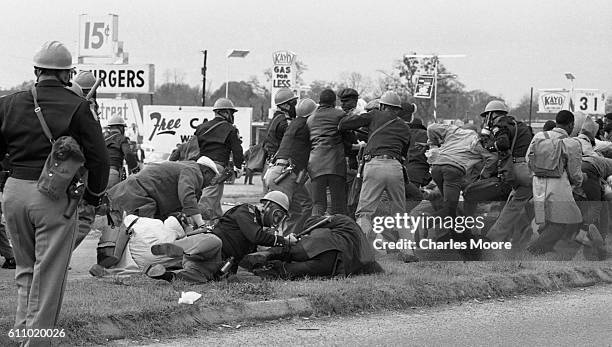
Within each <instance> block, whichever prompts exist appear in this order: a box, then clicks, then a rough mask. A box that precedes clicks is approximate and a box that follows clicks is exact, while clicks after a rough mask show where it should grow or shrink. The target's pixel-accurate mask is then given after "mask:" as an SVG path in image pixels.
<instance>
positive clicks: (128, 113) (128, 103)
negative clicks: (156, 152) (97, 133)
mask: <svg viewBox="0 0 612 347" xmlns="http://www.w3.org/2000/svg"><path fill="white" fill-rule="evenodd" d="M96 101H97V102H98V106H99V111H100V114H99V118H100V125H101V126H102V127H105V126H106V125H107V124H108V120H109V119H111V118H112V117H113V116H121V117H122V118H123V120H124V121H125V124H126V125H127V128H126V129H125V135H126V136H127V137H129V138H130V139H131V140H137V138H138V137H137V135H138V134H139V129H141V128H142V115H141V114H140V109H139V108H138V101H137V100H136V99H106V98H98V99H96Z"/></svg>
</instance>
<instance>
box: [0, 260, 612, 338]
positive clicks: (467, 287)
mask: <svg viewBox="0 0 612 347" xmlns="http://www.w3.org/2000/svg"><path fill="white" fill-rule="evenodd" d="M380 262H381V264H382V266H383V267H384V268H385V269H386V273H384V274H378V275H368V276H354V277H347V278H334V279H304V280H299V281H282V280H277V281H260V280H259V279H258V278H256V277H252V276H246V275H245V276H239V277H241V278H242V280H241V281H240V282H232V283H229V282H227V281H224V282H216V283H208V284H202V285H192V284H188V283H185V282H175V283H173V284H169V283H167V282H165V281H156V280H151V279H149V278H147V277H145V276H142V275H138V276H132V277H129V278H114V279H111V278H107V279H93V278H92V279H88V280H82V281H72V282H69V283H68V286H67V290H66V294H65V297H64V305H63V308H62V314H61V318H60V323H59V326H60V327H61V328H64V329H65V330H66V332H67V338H66V339H65V341H64V342H63V343H67V341H70V344H96V343H98V344H99V343H106V342H107V340H106V337H105V336H106V333H107V332H106V331H104V330H105V329H102V330H100V322H112V323H114V324H116V325H119V326H122V327H123V328H122V330H123V333H124V334H125V335H126V338H129V339H135V340H138V339H148V338H171V337H176V336H185V335H189V334H193V333H194V332H195V331H196V330H197V329H202V328H209V327H208V325H207V324H206V323H205V322H201V321H198V320H197V319H195V318H194V317H195V316H196V315H195V314H191V313H197V312H198V310H200V309H202V308H204V307H213V308H221V309H222V308H227V307H232V308H237V309H239V308H240V307H241V306H242V305H244V304H245V303H246V302H250V301H261V300H270V299H287V298H295V297H302V298H306V299H307V300H309V301H310V302H311V304H312V306H313V309H314V312H315V314H317V315H329V314H348V313H355V312H374V311H378V310H393V309H396V310H397V309H406V308H410V307H419V306H433V305H436V304H443V303H449V302H456V301H462V300H471V299H487V298H500V297H505V296H513V295H518V294H531V293H538V292H542V291H550V290H555V289H563V288H567V287H571V286H576V285H577V284H576V283H578V285H591V284H593V283H595V282H601V280H600V278H601V276H600V275H601V274H602V273H603V274H604V277H607V278H608V279H610V281H612V261H605V262H575V261H574V262H556V261H529V262H525V261H523V262H520V261H506V262H419V263H409V264H406V263H403V262H400V261H398V260H396V259H395V256H392V255H385V256H382V257H381V259H380ZM577 279H578V280H577ZM595 279H597V280H595ZM581 283H583V284H581ZM0 290H2V291H4V292H11V291H14V285H13V284H12V283H0ZM180 291H195V292H198V293H201V294H203V296H202V298H201V299H200V300H199V301H198V302H196V304H195V305H179V304H178V303H177V301H178V298H179V296H180ZM15 305H16V303H15V297H14V296H13V295H4V296H2V297H1V298H0V317H2V318H0V331H8V330H9V329H10V328H11V327H12V326H11V325H12V323H13V317H14V312H15ZM62 340H64V339H62ZM57 342H60V341H57ZM3 345H4V344H3Z"/></svg>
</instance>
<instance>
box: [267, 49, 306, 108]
mask: <svg viewBox="0 0 612 347" xmlns="http://www.w3.org/2000/svg"><path fill="white" fill-rule="evenodd" d="M296 60H297V55H296V54H295V53H293V52H291V51H278V52H274V54H272V89H271V91H272V93H271V95H272V104H274V97H275V96H276V93H277V92H278V90H279V89H281V88H289V89H291V90H293V92H294V93H296V95H299V93H298V90H297V67H296ZM272 107H274V105H272ZM272 113H273V112H270V114H272Z"/></svg>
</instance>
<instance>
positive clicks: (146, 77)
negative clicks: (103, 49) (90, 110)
mask: <svg viewBox="0 0 612 347" xmlns="http://www.w3.org/2000/svg"><path fill="white" fill-rule="evenodd" d="M77 69H78V70H81V71H91V72H92V73H93V74H94V76H96V78H100V79H102V83H100V87H98V93H109V94H119V93H134V94H152V93H154V92H155V68H154V66H153V64H141V65H132V64H100V65H77Z"/></svg>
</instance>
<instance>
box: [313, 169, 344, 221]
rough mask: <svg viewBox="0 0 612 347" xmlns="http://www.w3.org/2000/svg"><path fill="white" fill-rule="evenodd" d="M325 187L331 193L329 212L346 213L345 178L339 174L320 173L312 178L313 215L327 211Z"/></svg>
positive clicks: (319, 214)
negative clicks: (320, 174)
mask: <svg viewBox="0 0 612 347" xmlns="http://www.w3.org/2000/svg"><path fill="white" fill-rule="evenodd" d="M327 187H329V190H330V193H331V214H344V215H346V179H345V178H344V177H342V176H339V175H322V176H319V177H317V178H314V179H313V180H312V200H313V208H312V215H313V216H321V215H323V214H325V211H327Z"/></svg>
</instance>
